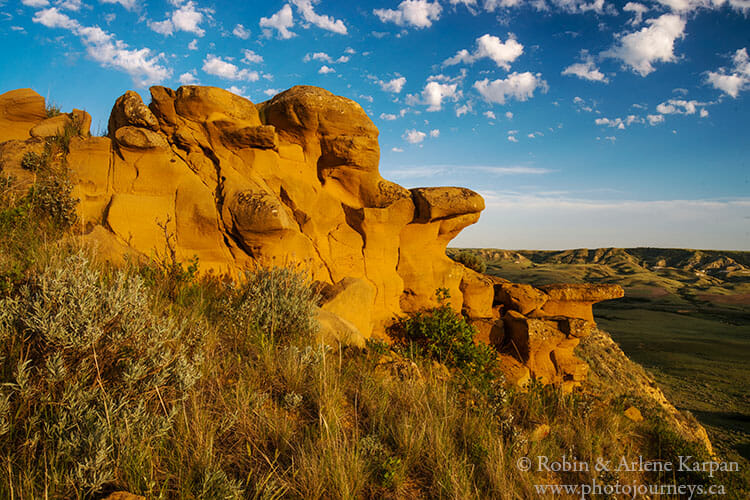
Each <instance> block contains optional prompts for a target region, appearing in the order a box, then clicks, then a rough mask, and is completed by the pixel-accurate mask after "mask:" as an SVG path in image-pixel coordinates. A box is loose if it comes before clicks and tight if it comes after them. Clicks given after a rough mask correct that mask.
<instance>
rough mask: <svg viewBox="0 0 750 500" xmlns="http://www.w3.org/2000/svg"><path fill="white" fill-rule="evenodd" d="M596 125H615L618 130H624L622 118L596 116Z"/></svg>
mask: <svg viewBox="0 0 750 500" xmlns="http://www.w3.org/2000/svg"><path fill="white" fill-rule="evenodd" d="M594 123H596V124H597V125H603V126H607V127H616V128H618V129H620V130H625V123H624V122H623V120H622V118H597V119H596V120H594Z"/></svg>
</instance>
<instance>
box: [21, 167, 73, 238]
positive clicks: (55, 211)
mask: <svg viewBox="0 0 750 500" xmlns="http://www.w3.org/2000/svg"><path fill="white" fill-rule="evenodd" d="M72 193H73V184H72V183H71V182H70V180H69V179H68V178H67V176H66V175H63V174H60V175H48V176H45V177H42V178H41V179H39V180H38V181H37V182H36V184H34V185H33V186H32V187H31V189H30V190H29V194H28V196H29V197H30V203H31V206H32V207H33V210H34V213H35V214H36V215H38V216H41V217H47V218H49V219H50V221H52V222H53V223H54V224H56V225H57V226H59V227H60V228H61V229H67V228H70V227H72V226H74V225H75V224H76V223H77V222H78V213H77V211H76V207H77V206H78V199H77V198H74V197H73V196H72Z"/></svg>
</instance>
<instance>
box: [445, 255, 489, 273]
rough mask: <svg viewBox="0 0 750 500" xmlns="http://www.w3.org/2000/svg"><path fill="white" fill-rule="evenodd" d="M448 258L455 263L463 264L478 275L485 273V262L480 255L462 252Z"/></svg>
mask: <svg viewBox="0 0 750 500" xmlns="http://www.w3.org/2000/svg"><path fill="white" fill-rule="evenodd" d="M448 256H449V257H450V258H451V259H453V260H455V261H456V262H458V263H460V264H463V265H465V266H466V267H468V268H469V269H472V270H474V271H476V272H478V273H484V272H485V271H487V262H486V261H485V260H484V258H483V257H482V256H481V255H477V254H475V253H471V252H466V251H463V252H458V253H457V254H451V255H448Z"/></svg>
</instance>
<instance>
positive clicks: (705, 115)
mask: <svg viewBox="0 0 750 500" xmlns="http://www.w3.org/2000/svg"><path fill="white" fill-rule="evenodd" d="M700 115H701V118H706V117H707V116H708V110H706V109H701V112H700Z"/></svg>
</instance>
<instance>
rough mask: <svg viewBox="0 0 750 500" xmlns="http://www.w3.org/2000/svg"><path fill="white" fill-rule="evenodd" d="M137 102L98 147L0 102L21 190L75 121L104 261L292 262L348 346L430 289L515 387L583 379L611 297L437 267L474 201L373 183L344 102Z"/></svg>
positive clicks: (463, 192)
mask: <svg viewBox="0 0 750 500" xmlns="http://www.w3.org/2000/svg"><path fill="white" fill-rule="evenodd" d="M150 92H151V102H150V104H149V105H146V104H144V103H143V101H142V100H141V97H140V95H139V94H137V93H135V92H132V91H128V92H126V93H125V94H124V95H122V96H121V97H119V98H118V99H117V100H116V102H115V104H114V106H113V108H112V112H111V115H110V118H109V124H108V125H109V126H108V133H107V136H106V137H92V136H91V135H90V133H89V127H90V123H91V118H90V117H89V116H88V114H87V113H85V112H83V111H80V110H73V112H71V113H67V114H60V115H58V116H53V117H47V114H46V112H45V102H44V99H43V98H42V97H41V96H39V95H38V94H37V93H35V92H34V91H33V90H30V89H20V90H14V91H11V92H7V93H5V94H3V95H1V96H0V143H2V144H0V155H2V160H3V169H4V170H5V172H6V173H9V174H13V175H16V176H17V177H19V178H21V179H24V178H26V179H27V180H29V181H31V180H33V179H31V178H32V177H33V174H31V173H30V172H28V171H26V170H24V169H23V168H22V167H21V163H22V161H23V157H24V155H25V154H27V153H28V152H33V151H38V150H39V149H40V147H41V146H42V145H43V143H44V141H45V138H48V137H50V136H54V135H56V134H60V133H61V131H63V130H64V129H65V126H66V124H70V123H72V122H75V123H76V124H77V126H78V128H79V130H78V132H79V133H78V136H77V137H74V138H73V139H72V140H71V141H70V144H69V152H68V153H67V156H66V158H65V160H64V161H65V163H66V165H67V170H68V171H69V173H70V176H71V178H72V181H73V183H74V185H75V189H74V193H73V194H74V196H75V197H77V198H78V199H79V200H80V203H79V205H78V212H79V213H78V215H79V220H80V221H81V228H82V233H83V234H84V239H86V240H89V241H91V242H92V243H94V244H96V245H97V246H98V248H99V252H100V253H101V254H102V255H103V256H104V257H105V258H108V259H109V260H112V261H114V262H118V261H122V258H123V255H124V254H127V253H136V254H140V255H143V256H153V255H159V254H163V253H164V252H165V251H166V249H167V247H168V246H169V245H173V248H172V250H174V251H175V252H176V255H177V258H179V259H180V260H183V261H188V260H190V259H194V258H197V259H198V262H199V265H200V268H201V270H202V271H203V272H214V273H220V274H227V275H233V276H236V275H237V273H238V272H239V271H241V270H242V269H245V268H248V267H252V266H256V265H266V266H268V265H286V264H295V265H301V266H303V267H304V268H306V269H307V270H308V271H309V272H310V274H311V275H312V277H313V278H314V279H315V280H317V281H319V282H320V284H321V291H322V296H323V298H324V299H323V303H322V312H321V316H320V319H321V323H322V324H323V325H324V327H326V328H328V329H329V330H335V331H346V332H348V337H349V338H350V339H354V340H352V341H353V342H355V343H362V341H363V339H365V338H368V337H371V336H376V337H385V335H384V333H385V330H386V328H387V326H388V325H389V323H390V322H392V321H393V319H394V318H395V317H397V316H399V315H402V314H405V313H413V312H417V311H419V310H423V309H425V308H429V307H431V306H434V305H436V290H438V289H441V288H442V289H447V290H448V292H449V294H450V301H451V302H450V304H451V306H452V307H453V308H454V309H456V310H457V311H461V312H462V313H463V314H464V315H465V316H466V317H467V318H469V319H470V320H471V321H472V323H473V324H474V325H475V326H476V327H477V328H478V330H479V332H480V335H479V339H480V340H482V341H485V342H488V343H491V344H494V345H495V346H497V347H498V348H499V351H500V352H501V354H500V355H501V356H502V357H503V359H504V362H503V366H505V368H506V370H507V372H508V374H509V376H510V377H511V378H512V379H513V380H515V381H516V382H518V383H524V382H525V381H528V380H531V379H536V380H540V381H542V382H545V383H558V384H561V385H562V386H563V387H564V388H565V389H566V390H570V389H571V388H572V387H574V386H576V385H578V384H580V382H581V381H582V380H584V378H585V376H586V372H587V369H588V365H586V363H584V362H582V361H580V360H579V359H577V358H576V357H575V356H574V354H573V349H574V348H575V346H576V345H577V344H578V343H579V341H580V339H581V338H583V337H585V336H586V335H588V334H589V332H590V331H591V330H592V328H593V327H594V318H593V315H592V308H591V306H592V304H594V303H596V302H599V301H602V300H608V299H613V298H618V297H621V296H622V295H623V291H622V289H621V288H620V287H619V286H617V285H606V286H604V285H596V286H595V285H559V286H550V287H543V288H539V289H537V288H533V287H531V286H529V285H520V284H512V283H507V282H505V281H503V280H498V279H492V278H490V277H488V276H485V275H482V274H479V273H476V272H474V271H472V270H471V269H468V268H466V267H464V266H463V265H461V264H459V263H457V262H454V261H453V260H451V259H450V258H448V257H447V256H446V247H447V245H448V243H449V242H450V241H451V240H452V239H453V238H454V237H455V236H456V235H457V234H459V232H460V231H461V230H462V229H463V228H465V227H466V226H468V225H470V224H473V223H475V222H477V220H478V219H479V215H480V212H481V211H482V210H483V209H484V200H483V199H482V197H481V196H480V195H479V194H477V193H475V192H474V191H471V190H469V189H465V188H459V187H423V188H416V189H405V188H403V187H402V186H399V185H398V184H395V183H393V182H390V181H388V180H386V179H384V178H383V177H382V176H381V175H380V172H379V170H378V167H379V161H380V149H379V144H378V129H377V128H376V127H375V125H374V124H373V122H372V121H371V120H370V119H369V118H368V116H367V115H366V114H365V112H364V111H363V110H362V108H361V107H360V106H359V105H358V104H357V103H356V102H354V101H351V100H349V99H346V98H344V97H339V96H336V95H334V94H332V93H330V92H328V91H326V90H323V89H320V88H316V87H309V86H297V87H293V88H291V89H289V90H287V91H285V92H282V93H281V94H279V95H277V96H275V97H273V98H272V99H270V100H268V101H266V102H263V103H260V104H254V103H252V102H250V101H249V100H247V99H245V98H243V97H240V96H237V95H234V94H232V93H230V92H228V91H226V90H222V89H219V88H214V87H199V86H184V87H180V88H179V89H177V90H173V89H169V88H166V87H152V88H151V89H150ZM170 238H171V239H172V240H171V241H172V243H170Z"/></svg>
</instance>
